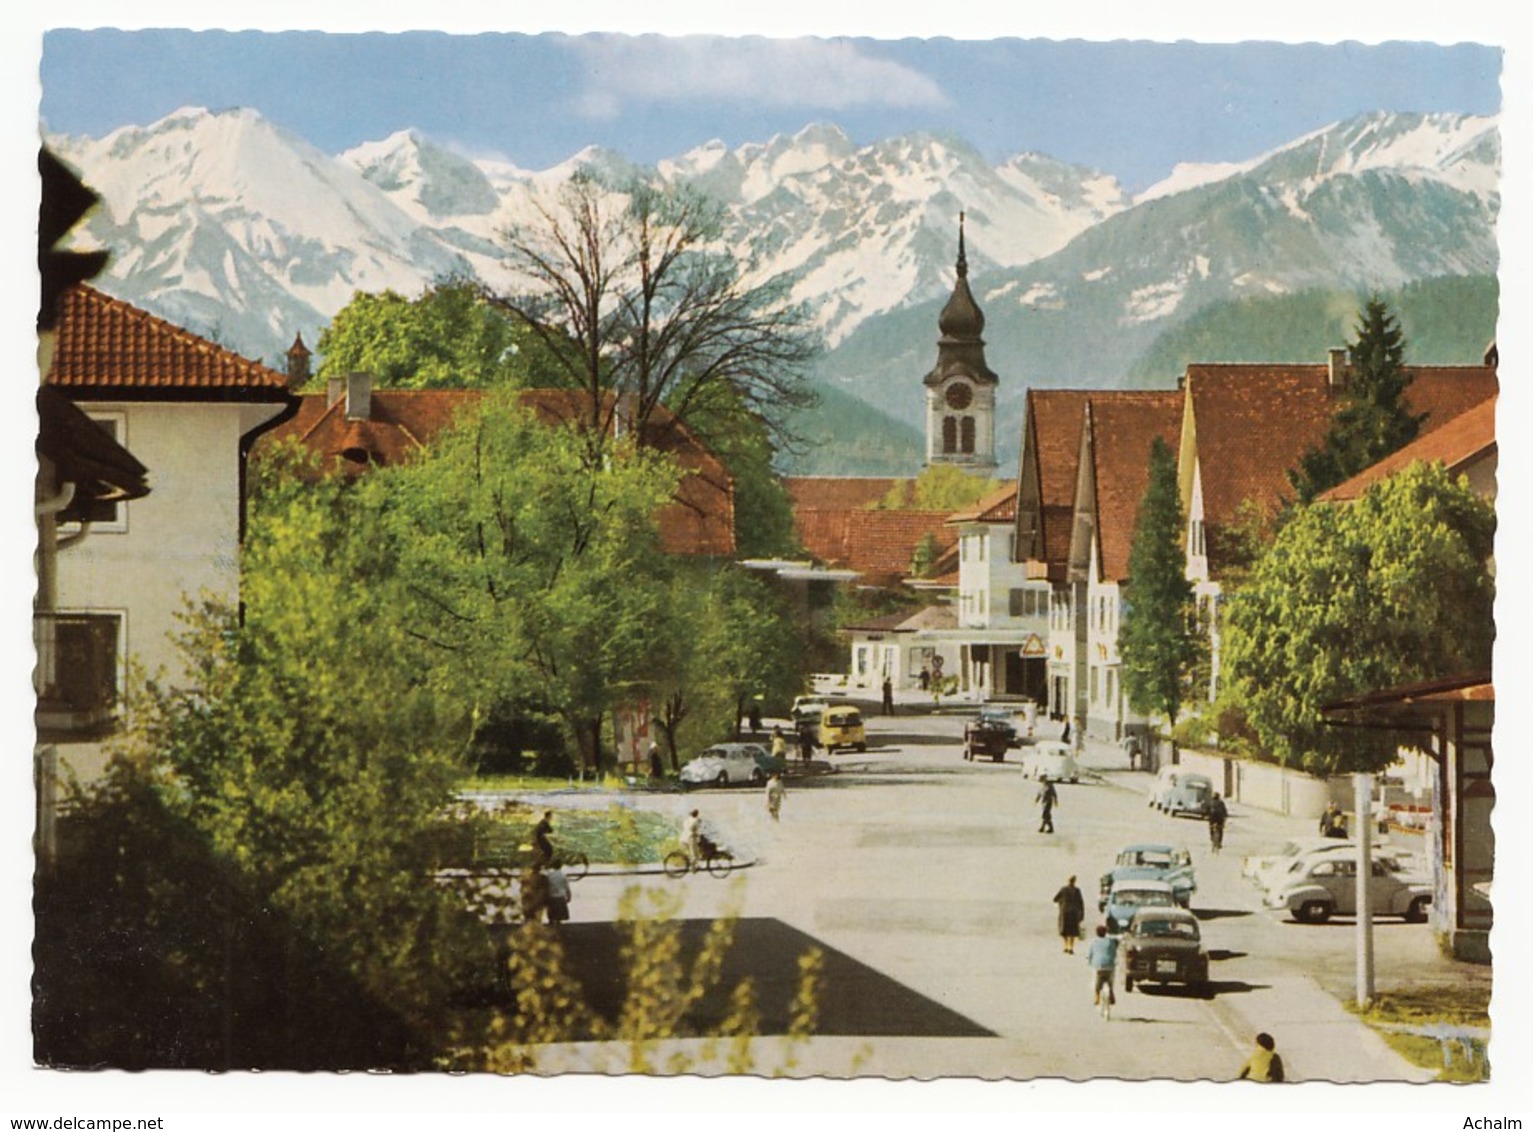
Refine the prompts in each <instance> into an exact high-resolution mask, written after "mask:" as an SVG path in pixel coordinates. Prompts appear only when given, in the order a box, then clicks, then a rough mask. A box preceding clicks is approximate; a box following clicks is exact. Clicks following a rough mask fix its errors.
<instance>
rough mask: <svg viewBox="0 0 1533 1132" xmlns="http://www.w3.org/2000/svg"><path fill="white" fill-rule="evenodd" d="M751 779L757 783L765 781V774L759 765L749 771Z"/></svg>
mask: <svg viewBox="0 0 1533 1132" xmlns="http://www.w3.org/2000/svg"><path fill="white" fill-rule="evenodd" d="M751 781H752V782H755V783H758V784H759V783H762V782H765V781H766V775H765V774H764V773H763V772H762V770H761V768H760V767H759V766H758V767H756V768H755V769H754V770H752V771H751Z"/></svg>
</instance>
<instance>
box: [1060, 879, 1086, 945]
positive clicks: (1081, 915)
mask: <svg viewBox="0 0 1533 1132" xmlns="http://www.w3.org/2000/svg"><path fill="white" fill-rule="evenodd" d="M1054 903H1055V904H1058V905H1059V938H1060V939H1062V940H1063V941H1064V945H1065V954H1066V955H1074V954H1075V941H1076V940H1078V939H1080V938H1081V922H1082V921H1083V920H1085V918H1086V899H1085V897H1083V896H1082V895H1081V890H1080V889H1078V888H1076V887H1075V878H1074V877H1071V878H1070V879H1069V880H1067V881H1065V886H1064V887H1063V888H1061V889H1060V890H1059V891H1058V892H1056V893H1055V894H1054Z"/></svg>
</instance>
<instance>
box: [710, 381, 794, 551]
mask: <svg viewBox="0 0 1533 1132" xmlns="http://www.w3.org/2000/svg"><path fill="white" fill-rule="evenodd" d="M688 427H690V429H691V430H692V432H693V433H695V434H696V435H697V437H698V439H699V440H701V441H702V442H703V443H704V444H706V445H707V446H708V448H709V449H710V450H711V451H712V452H713V454H714V455H716V456H717V457H718V458H719V459H720V460H722V461H723V462H724V466H725V467H726V468H728V469H729V474H730V478H731V479H732V480H733V481H734V488H735V498H734V504H735V553H736V554H737V555H739V556H740V557H741V558H771V557H777V556H787V555H792V554H794V553H796V552H797V551H798V550H799V546H798V534H797V532H796V530H795V528H794V526H793V501H792V500H791V499H789V498H788V489H787V487H785V486H784V484H783V481H782V477H781V476H779V475H778V474H777V469H776V468H775V467H774V466H773V460H774V458H775V455H776V453H775V452H774V450H773V447H772V435H771V430H770V428H769V427H768V426H767V423H766V422H765V421H764V420H762V418H761V417H759V416H758V415H756V414H755V413H753V412H751V411H750V410H749V409H747V408H746V407H745V405H744V404H743V403H742V401H741V399H740V397H739V396H738V394H736V392H735V390H734V388H733V387H732V386H729V385H727V384H724V385H719V386H717V387H715V388H714V389H713V390H712V391H710V392H709V393H707V394H700V395H699V396H698V397H697V399H696V400H695V402H694V405H693V410H692V412H691V415H690V420H689V422H688Z"/></svg>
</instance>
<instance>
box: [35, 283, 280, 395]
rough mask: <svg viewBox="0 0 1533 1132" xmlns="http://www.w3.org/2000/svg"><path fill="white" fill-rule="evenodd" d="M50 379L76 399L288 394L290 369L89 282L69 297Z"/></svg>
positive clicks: (49, 372)
mask: <svg viewBox="0 0 1533 1132" xmlns="http://www.w3.org/2000/svg"><path fill="white" fill-rule="evenodd" d="M46 380H47V382H48V384H50V385H55V386H58V387H59V388H60V389H62V390H64V391H65V392H67V393H68V394H69V396H70V397H72V398H74V399H75V400H102V399H111V400H141V399H145V398H156V399H165V400H176V401H186V400H199V401H200V400H239V401H283V400H286V399H287V397H288V392H287V378H286V375H284V374H281V373H279V372H277V371H276V370H274V369H271V368H270V367H269V366H264V365H261V364H260V363H259V362H253V361H251V360H249V359H248V358H242V357H240V355H238V354H236V353H234V352H233V351H231V350H226V349H224V348H223V347H222V346H218V345H215V344H214V343H212V342H209V341H208V340H207V339H205V338H199V337H198V336H197V335H195V334H193V333H192V332H191V331H189V330H183V329H182V328H181V327H179V326H176V325H174V324H172V323H169V322H166V321H165V320H164V319H162V318H156V317H155V316H154V315H152V314H149V313H148V312H147V311H142V310H140V309H139V308H138V307H135V306H133V305H131V304H129V303H125V302H123V301H122V300H121V299H114V298H111V297H110V296H108V295H105V294H103V293H102V292H100V291H98V290H96V289H95V288H94V287H89V286H85V285H83V284H82V285H80V286H77V287H72V288H71V289H70V290H69V291H68V292H66V293H65V295H64V301H63V310H62V313H61V315H60V316H59V321H58V328H57V338H56V340H55V343H54V353H53V365H52V368H51V369H50V370H49V371H48V374H47V378H46Z"/></svg>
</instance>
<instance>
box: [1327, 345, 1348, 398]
mask: <svg viewBox="0 0 1533 1132" xmlns="http://www.w3.org/2000/svg"><path fill="white" fill-rule="evenodd" d="M1328 353H1329V354H1330V357H1331V360H1330V372H1329V373H1328V374H1327V375H1326V376H1327V378H1328V380H1329V383H1330V387H1331V392H1332V393H1340V392H1341V391H1342V390H1343V389H1345V388H1346V387H1347V369H1348V366H1347V348H1346V347H1345V346H1332V347H1331V349H1330V350H1329V351H1328Z"/></svg>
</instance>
